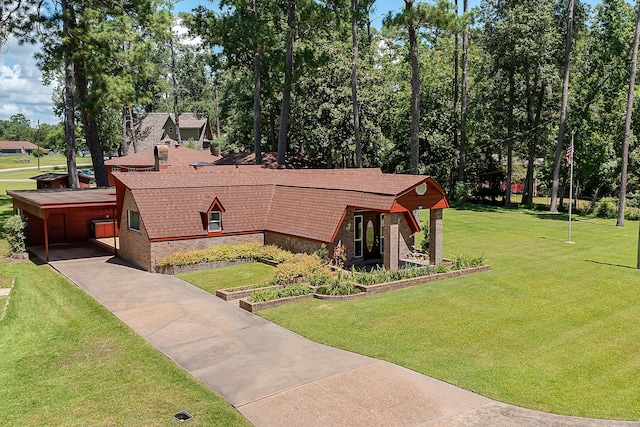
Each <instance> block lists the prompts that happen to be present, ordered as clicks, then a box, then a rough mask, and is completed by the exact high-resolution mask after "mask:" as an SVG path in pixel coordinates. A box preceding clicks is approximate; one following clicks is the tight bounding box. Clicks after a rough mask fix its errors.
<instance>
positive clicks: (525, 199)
mask: <svg viewBox="0 0 640 427" xmlns="http://www.w3.org/2000/svg"><path fill="white" fill-rule="evenodd" d="M536 80H537V78H536ZM544 92H545V82H544V81H542V82H540V88H539V90H538V105H537V106H536V113H535V116H534V117H533V121H532V122H531V129H532V130H533V134H532V138H531V143H530V144H529V159H528V161H527V178H526V180H525V187H524V194H523V195H522V204H523V205H532V204H533V196H534V194H533V193H534V191H533V188H534V185H533V172H534V167H535V165H534V161H535V157H536V150H537V148H538V138H539V135H540V133H539V132H538V126H539V124H540V119H541V117H542V107H543V104H544Z"/></svg>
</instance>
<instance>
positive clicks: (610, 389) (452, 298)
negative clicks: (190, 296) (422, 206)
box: [260, 207, 640, 420]
mask: <svg viewBox="0 0 640 427" xmlns="http://www.w3.org/2000/svg"><path fill="white" fill-rule="evenodd" d="M425 213H426V212H425ZM574 219H575V220H574V222H573V235H572V240H573V241H574V242H575V243H574V244H568V243H566V240H567V221H566V220H567V217H566V215H551V214H548V213H545V212H537V211H531V210H525V209H521V210H517V209H516V210H507V209H502V208H484V207H471V208H470V209H468V210H455V209H449V210H447V211H446V212H445V214H444V255H445V257H452V256H455V255H457V254H463V255H470V256H475V255H485V256H486V258H487V260H488V262H489V263H490V264H491V265H492V266H493V270H492V271H491V272H486V273H480V274H476V275H472V276H466V277H462V278H457V279H452V280H447V281H441V282H434V283H430V284H425V285H420V286H417V287H414V288H410V289H406V290H402V291H396V292H390V293H387V294H381V295H375V296H370V297H367V298H362V299H358V300H354V301H348V302H332V303H328V302H326V301H319V300H309V301H304V302H300V303H297V304H289V305H286V306H281V307H278V308H274V309H270V310H266V311H262V312H260V315H261V316H264V317H265V318H267V319H269V320H272V321H275V322H276V323H279V324H281V325H283V326H285V327H287V328H289V329H291V330H293V331H295V332H297V333H300V334H302V335H304V336H307V337H309V338H311V339H313V340H315V341H317V342H322V343H327V344H329V345H332V346H336V347H340V348H344V349H348V350H351V351H355V352H358V353H363V354H366V355H370V356H373V357H377V358H382V359H385V360H388V361H391V362H393V363H397V364H400V365H402V366H406V367H408V368H410V369H413V370H416V371H418V372H422V373H424V374H427V375H430V376H434V377H436V378H439V379H442V380H444V381H447V382H449V383H452V384H456V385H459V386H461V387H463V388H465V389H468V390H473V391H475V392H478V393H480V394H482V395H485V396H489V397H491V398H494V399H497V400H500V401H504V402H508V403H512V404H516V405H520V406H524V407H527V408H532V409H539V410H543V411H549V412H554V413H560V414H568V415H577V416H587V417H596V418H611V419H627V420H639V419H640V400H639V399H638V396H639V395H640V382H638V378H640V270H637V269H636V268H635V267H636V249H637V239H638V223H637V222H631V221H628V222H627V226H626V227H625V228H622V229H620V228H616V227H615V220H599V219H590V218H586V217H584V218H574Z"/></svg>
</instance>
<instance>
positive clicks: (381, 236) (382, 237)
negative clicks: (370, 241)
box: [380, 213, 384, 255]
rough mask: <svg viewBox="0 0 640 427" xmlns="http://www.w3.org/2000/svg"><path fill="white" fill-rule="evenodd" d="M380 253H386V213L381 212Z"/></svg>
mask: <svg viewBox="0 0 640 427" xmlns="http://www.w3.org/2000/svg"><path fill="white" fill-rule="evenodd" d="M380 255H384V214H383V213H381V214H380Z"/></svg>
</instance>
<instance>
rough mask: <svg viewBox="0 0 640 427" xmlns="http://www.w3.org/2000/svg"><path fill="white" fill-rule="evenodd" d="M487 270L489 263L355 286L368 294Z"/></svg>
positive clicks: (489, 268) (489, 267)
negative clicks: (429, 274)
mask: <svg viewBox="0 0 640 427" xmlns="http://www.w3.org/2000/svg"><path fill="white" fill-rule="evenodd" d="M489 270H491V266H490V265H481V266H479V267H472V268H467V269H464V270H456V271H448V272H446V273H437V274H433V275H431V276H420V277H414V278H411V279H403V280H396V281H395V282H385V283H378V284H376V285H360V284H356V287H357V288H358V289H361V290H362V291H363V292H366V293H367V294H369V295H371V294H379V293H382V292H389V291H395V290H397V289H403V288H408V287H410V286H415V285H420V284H422V283H429V282H435V281H436V280H443V279H451V278H454V277H460V276H466V275H468V274H473V273H480V272H482V271H489Z"/></svg>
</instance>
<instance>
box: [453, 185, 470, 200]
mask: <svg viewBox="0 0 640 427" xmlns="http://www.w3.org/2000/svg"><path fill="white" fill-rule="evenodd" d="M453 198H454V200H455V201H457V202H459V203H467V202H468V201H469V199H470V198H471V191H470V190H469V187H467V185H466V184H465V183H464V182H460V181H458V182H457V183H456V186H455V188H454V190H453Z"/></svg>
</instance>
